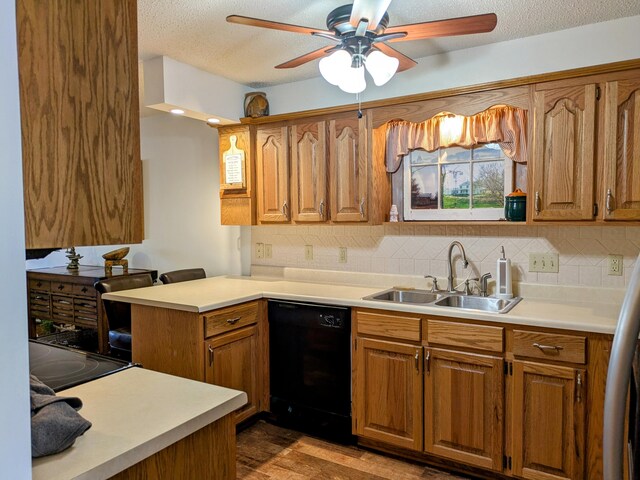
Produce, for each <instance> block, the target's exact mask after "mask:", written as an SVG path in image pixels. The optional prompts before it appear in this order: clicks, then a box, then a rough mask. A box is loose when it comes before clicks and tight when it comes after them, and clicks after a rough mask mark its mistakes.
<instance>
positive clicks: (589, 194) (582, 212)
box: [529, 80, 598, 220]
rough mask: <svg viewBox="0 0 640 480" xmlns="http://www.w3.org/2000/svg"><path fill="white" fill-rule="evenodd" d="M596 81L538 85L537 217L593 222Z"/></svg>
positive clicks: (534, 185) (532, 190) (535, 136)
mask: <svg viewBox="0 0 640 480" xmlns="http://www.w3.org/2000/svg"><path fill="white" fill-rule="evenodd" d="M597 88H598V87H597V85H596V84H595V83H588V84H584V81H583V82H582V83H580V82H579V81H576V80H570V81H569V80H566V81H559V82H552V83H543V84H538V85H536V86H535V87H534V93H533V100H534V102H533V103H534V116H533V151H532V168H533V181H532V188H530V193H529V198H530V199H531V201H532V202H533V214H532V218H533V220H591V219H593V211H594V201H593V200H594V156H595V132H596V90H597Z"/></svg>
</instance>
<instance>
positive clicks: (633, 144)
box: [602, 78, 640, 220]
mask: <svg viewBox="0 0 640 480" xmlns="http://www.w3.org/2000/svg"><path fill="white" fill-rule="evenodd" d="M604 117H605V120H604V132H605V140H604V142H605V144H604V186H603V187H604V188H603V194H604V199H603V201H602V205H603V207H604V208H603V209H602V215H603V218H604V219H605V220H640V133H639V132H640V78H634V79H626V80H617V81H612V82H607V83H606V85H605V114H604Z"/></svg>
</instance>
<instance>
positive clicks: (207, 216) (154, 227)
mask: <svg viewBox="0 0 640 480" xmlns="http://www.w3.org/2000/svg"><path fill="white" fill-rule="evenodd" d="M141 137H142V144H141V149H142V159H143V160H142V162H143V188H144V222H145V234H144V238H145V240H144V242H143V243H142V244H141V245H131V251H130V253H129V255H128V256H127V259H128V260H129V266H130V267H131V268H154V269H157V270H158V273H162V272H166V271H169V270H176V269H180V268H191V267H203V268H204V269H205V270H206V272H207V276H215V275H224V274H240V273H241V254H240V249H241V245H240V227H227V226H221V225H220V196H219V192H220V170H219V162H218V133H217V130H216V129H214V128H211V127H209V126H207V125H206V124H205V123H204V122H200V121H196V120H192V119H189V118H184V117H179V116H175V115H170V114H166V115H155V116H152V117H146V118H143V119H142V121H141ZM115 248H117V246H113V245H111V246H101V247H80V248H77V251H78V253H80V254H81V255H83V256H84V258H82V259H81V261H80V263H82V264H85V265H103V264H104V260H103V259H102V254H103V253H105V252H108V251H109V250H113V249H115ZM246 253H247V255H246V256H247V260H246V265H247V266H246V267H245V271H248V268H249V267H248V262H249V259H248V248H246ZM67 262H68V260H67V258H66V257H65V256H64V252H63V251H57V252H54V253H52V254H51V255H49V256H48V257H47V258H45V259H42V260H30V261H28V262H27V268H41V267H48V266H55V265H64V264H66V263H67Z"/></svg>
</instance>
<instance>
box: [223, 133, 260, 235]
mask: <svg viewBox="0 0 640 480" xmlns="http://www.w3.org/2000/svg"><path fill="white" fill-rule="evenodd" d="M232 137H235V143H234V145H235V148H236V149H237V150H242V151H243V152H244V180H245V185H244V187H242V188H241V187H240V186H239V187H238V188H221V189H220V223H221V224H222V225H253V224H255V218H256V205H255V193H254V192H255V167H254V162H253V150H254V149H253V143H252V142H253V137H252V136H251V131H250V128H249V126H247V125H233V126H229V127H219V128H218V157H219V161H220V184H221V185H223V184H225V183H226V168H225V160H224V157H225V153H227V152H229V153H231V151H232V142H231V139H232Z"/></svg>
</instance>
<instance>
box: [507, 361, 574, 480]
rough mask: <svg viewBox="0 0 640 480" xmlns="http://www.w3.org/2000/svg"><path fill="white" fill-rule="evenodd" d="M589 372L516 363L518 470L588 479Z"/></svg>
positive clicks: (514, 414)
mask: <svg viewBox="0 0 640 480" xmlns="http://www.w3.org/2000/svg"><path fill="white" fill-rule="evenodd" d="M584 383H585V372H584V370H579V369H575V368H570V367H561V366H556V365H543V364H539V363H533V362H522V361H514V362H513V410H512V421H513V429H512V445H513V452H512V453H513V474H515V475H517V476H520V477H523V478H531V479H554V480H559V479H572V480H581V479H583V478H584V477H583V470H584V442H585V439H584V432H585V430H584V422H585V415H584V413H585V410H584V402H585V401H586V389H585V385H584Z"/></svg>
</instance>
